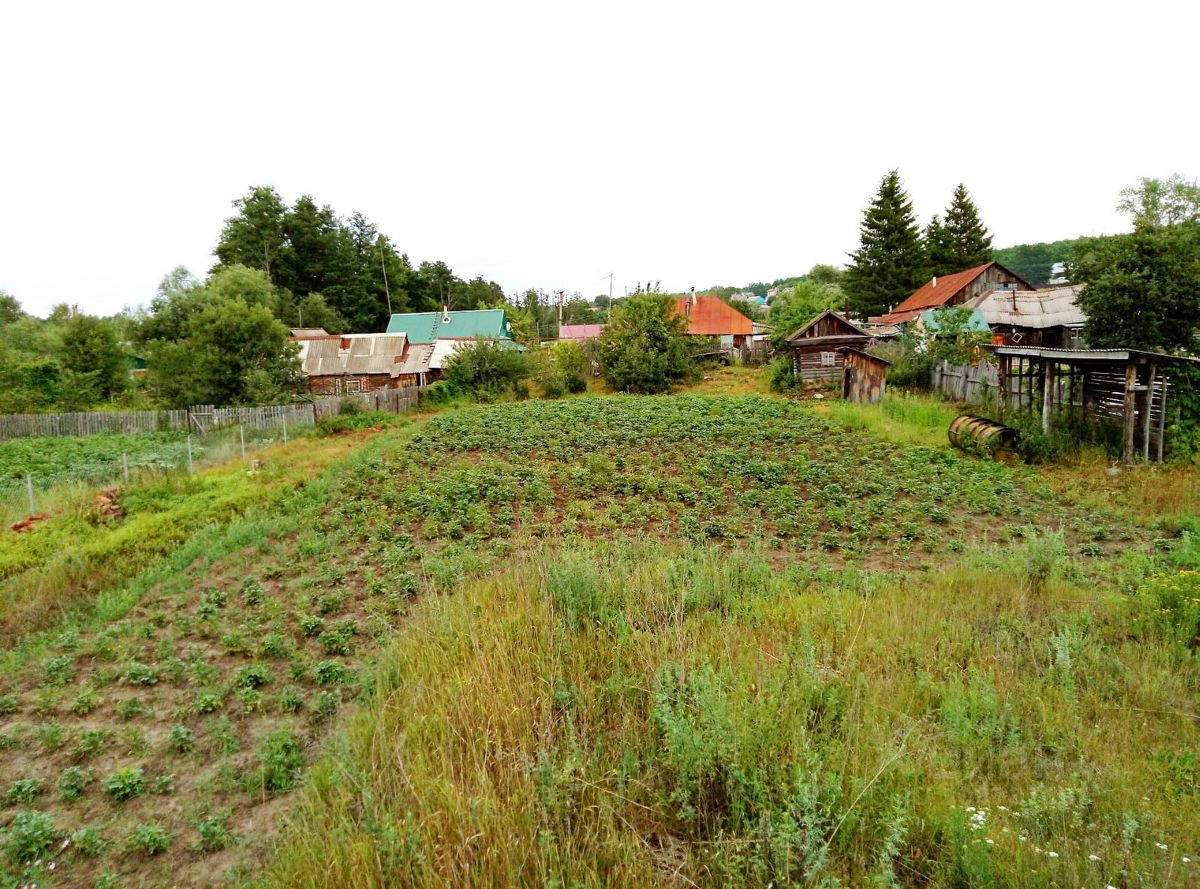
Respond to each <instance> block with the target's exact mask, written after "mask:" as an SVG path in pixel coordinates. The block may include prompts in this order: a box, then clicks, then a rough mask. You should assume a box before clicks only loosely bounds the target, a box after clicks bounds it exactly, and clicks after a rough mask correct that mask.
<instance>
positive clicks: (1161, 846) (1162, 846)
mask: <svg viewBox="0 0 1200 889" xmlns="http://www.w3.org/2000/svg"><path fill="white" fill-rule="evenodd" d="M1154 848H1155V849H1161V850H1162V851H1164V852H1166V851H1167V844H1166V843H1155V844H1154Z"/></svg>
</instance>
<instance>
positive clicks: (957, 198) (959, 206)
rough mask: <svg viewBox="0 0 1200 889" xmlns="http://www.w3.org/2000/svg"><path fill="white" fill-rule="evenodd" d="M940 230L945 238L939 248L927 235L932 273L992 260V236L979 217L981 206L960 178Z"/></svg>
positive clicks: (942, 273) (954, 269)
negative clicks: (978, 206)
mask: <svg viewBox="0 0 1200 889" xmlns="http://www.w3.org/2000/svg"><path fill="white" fill-rule="evenodd" d="M941 230H942V233H943V237H944V242H943V244H942V245H941V246H940V248H939V249H938V250H937V251H936V252H935V250H934V246H933V244H932V242H928V235H927V236H926V241H927V242H928V245H929V264H930V266H931V267H932V269H933V274H935V275H950V274H953V273H954V272H961V271H964V270H966V269H971V268H974V267H975V266H978V265H983V264H984V263H985V262H991V261H992V236H991V234H990V233H989V232H988V230H987V229H986V228H984V225H983V223H982V222H981V221H980V220H979V210H978V209H977V208H976V206H975V202H974V201H972V200H971V196H970V195H969V194H967V189H966V187H965V186H964V185H963V184H962V183H961V182H960V183H959V185H958V188H956V189H954V198H953V200H951V201H950V206H949V207H947V208H946V222H945V224H944V225H943V226H942V227H941Z"/></svg>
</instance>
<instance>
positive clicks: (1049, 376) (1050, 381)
mask: <svg viewBox="0 0 1200 889" xmlns="http://www.w3.org/2000/svg"><path fill="white" fill-rule="evenodd" d="M1053 403H1054V370H1053V364H1052V363H1051V360H1050V359H1049V358H1043V359H1042V434H1043V435H1049V434H1050V406H1051V405H1052V404H1053Z"/></svg>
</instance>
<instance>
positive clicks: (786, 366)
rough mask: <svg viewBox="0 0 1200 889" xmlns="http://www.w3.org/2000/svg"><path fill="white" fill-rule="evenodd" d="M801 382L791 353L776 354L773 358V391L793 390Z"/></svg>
mask: <svg viewBox="0 0 1200 889" xmlns="http://www.w3.org/2000/svg"><path fill="white" fill-rule="evenodd" d="M799 383H800V381H799V380H798V379H797V378H796V371H795V368H793V367H792V358H791V356H790V355H776V356H775V357H774V358H772V359H771V391H773V392H792V391H795V389H796V387H797V386H798V385H799Z"/></svg>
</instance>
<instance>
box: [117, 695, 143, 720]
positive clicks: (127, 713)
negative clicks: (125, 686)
mask: <svg viewBox="0 0 1200 889" xmlns="http://www.w3.org/2000/svg"><path fill="white" fill-rule="evenodd" d="M149 712H150V708H149V707H147V706H146V703H145V702H144V701H143V700H142V699H141V698H126V699H125V700H123V701H121V702H120V703H119V704H117V716H119V717H120V718H121V719H125V720H129V719H133V718H134V717H135V716H145V715H146V714H147V713H149Z"/></svg>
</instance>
